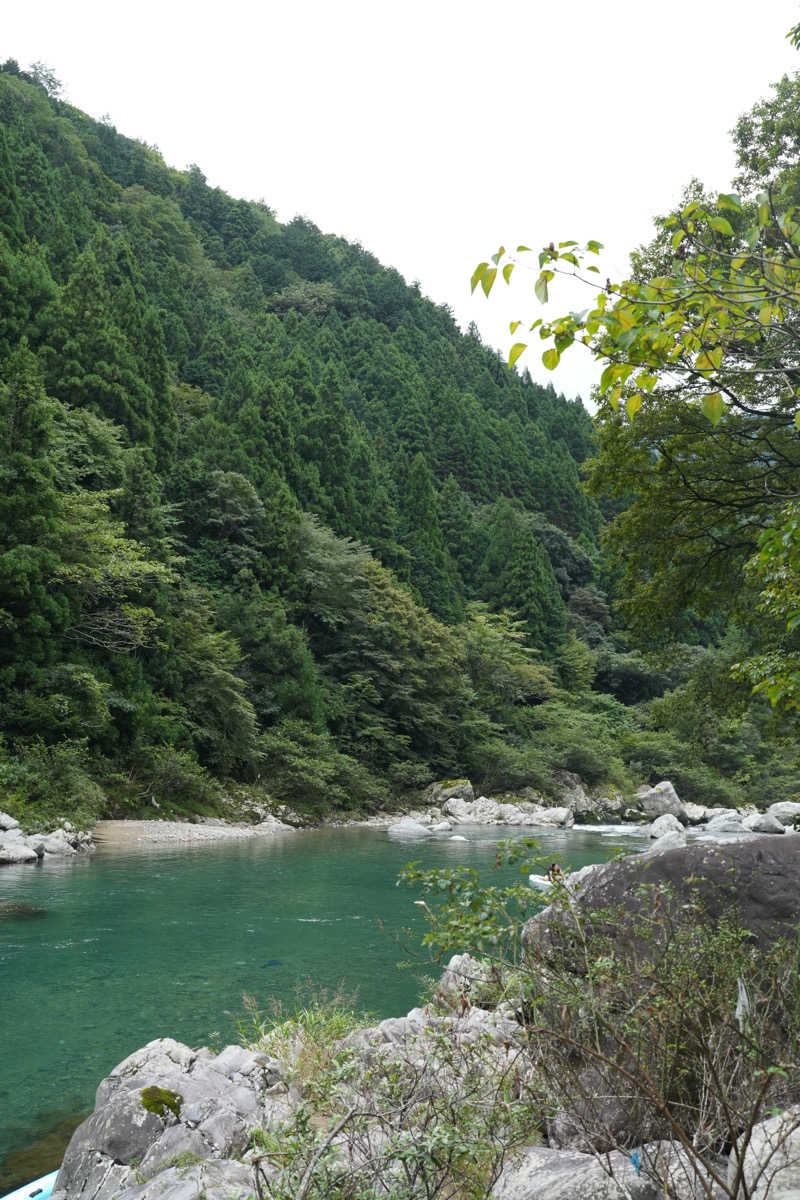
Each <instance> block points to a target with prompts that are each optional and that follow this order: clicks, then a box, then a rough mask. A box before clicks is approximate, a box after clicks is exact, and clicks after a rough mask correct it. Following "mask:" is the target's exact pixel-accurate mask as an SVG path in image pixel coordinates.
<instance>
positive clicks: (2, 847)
mask: <svg viewBox="0 0 800 1200" xmlns="http://www.w3.org/2000/svg"><path fill="white" fill-rule="evenodd" d="M38 861H39V855H38V854H37V853H36V851H35V850H31V848H30V846H26V845H25V843H24V842H23V840H22V839H21V838H15V839H14V841H11V842H5V841H4V842H3V843H2V844H0V863H2V864H4V865H5V866H13V865H16V864H17V863H35V862H38Z"/></svg>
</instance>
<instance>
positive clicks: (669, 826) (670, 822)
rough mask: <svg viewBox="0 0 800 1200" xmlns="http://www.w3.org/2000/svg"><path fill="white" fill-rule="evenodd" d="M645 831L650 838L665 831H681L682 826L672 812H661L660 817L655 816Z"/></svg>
mask: <svg viewBox="0 0 800 1200" xmlns="http://www.w3.org/2000/svg"><path fill="white" fill-rule="evenodd" d="M647 833H648V836H649V837H651V838H660V837H663V835H664V834H665V833H683V826H682V825H681V823H680V821H679V820H678V818H677V817H676V816H673V814H672V813H662V815H661V816H660V817H656V819H655V821H653V824H652V825H651V826H650V828H649V829H648V830H647Z"/></svg>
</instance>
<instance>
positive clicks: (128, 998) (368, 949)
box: [0, 827, 647, 1194]
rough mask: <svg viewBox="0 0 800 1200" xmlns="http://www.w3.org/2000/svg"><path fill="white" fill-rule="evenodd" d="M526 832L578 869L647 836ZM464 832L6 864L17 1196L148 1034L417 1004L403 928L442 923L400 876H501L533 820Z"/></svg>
mask: <svg viewBox="0 0 800 1200" xmlns="http://www.w3.org/2000/svg"><path fill="white" fill-rule="evenodd" d="M524 832H525V834H526V836H534V832H535V836H536V838H537V841H538V842H539V845H540V853H541V854H542V856H543V858H545V859H547V860H550V859H551V858H555V857H557V856H560V857H561V860H562V862H564V863H568V864H569V865H570V866H572V867H574V868H577V867H580V866H584V865H585V864H586V863H590V862H600V861H604V860H605V859H607V858H608V857H610V856H611V855H612V854H613V853H614V852H615V851H616V850H617V849H618V848H620V847H624V848H626V849H637V848H640V847H641V846H643V845H644V844H645V843H646V841H647V839H646V838H645V837H643V836H642V835H641V833H638V834H637V833H636V832H633V831H625V832H623V831H621V830H614V829H609V828H597V829H593V830H537V831H533V830H525V831H524ZM458 833H459V834H460V835H462V836H464V837H466V839H467V840H466V841H451V840H450V839H449V838H447V837H444V838H441V839H436V840H434V839H428V840H426V841H423V842H414V843H409V842H400V841H395V840H392V839H390V838H389V837H388V836H387V834H386V833H385V831H383V830H378V829H369V828H350V829H321V830H314V831H306V832H302V833H288V834H277V835H275V836H273V837H269V838H253V839H248V840H245V841H224V842H215V843H212V844H207V845H197V846H183V845H182V846H173V845H170V846H158V845H155V846H148V845H139V846H136V847H134V848H126V849H118V848H112V847H101V848H100V849H99V850H98V852H97V853H96V854H95V855H93V856H91V857H76V858H73V859H69V860H51V861H48V862H46V863H45V864H44V865H43V866H40V867H30V866H20V867H4V868H2V871H0V912H1V911H2V910H3V902H8V901H12V902H14V904H15V905H17V906H19V907H20V908H22V909H27V911H21V912H18V913H16V914H6V915H3V916H2V918H0V1020H1V1021H2V1029H3V1043H4V1053H3V1054H2V1055H0V1194H4V1193H5V1192H7V1191H9V1190H11V1189H12V1188H14V1187H16V1186H18V1185H19V1184H21V1183H24V1182H26V1181H27V1180H28V1179H32V1178H34V1177H36V1176H37V1175H40V1174H42V1173H43V1172H45V1171H48V1170H52V1169H53V1168H54V1167H55V1166H57V1165H58V1163H59V1162H60V1158H61V1153H62V1152H63V1148H64V1145H65V1143H66V1140H67V1138H68V1136H69V1133H70V1132H71V1129H72V1128H74V1126H75V1125H76V1124H77V1123H78V1122H79V1121H80V1119H82V1117H83V1116H84V1115H85V1114H86V1113H87V1112H89V1111H90V1110H91V1109H92V1107H93V1100H94V1090H95V1088H96V1086H97V1084H98V1083H99V1082H100V1080H101V1079H102V1078H103V1077H104V1076H105V1075H107V1074H108V1072H109V1071H110V1070H111V1068H112V1067H113V1066H114V1065H115V1064H116V1063H117V1062H119V1061H120V1060H121V1059H123V1058H124V1057H125V1056H126V1055H128V1054H130V1053H131V1052H132V1051H133V1050H135V1049H137V1048H138V1047H139V1046H141V1045H143V1044H144V1043H145V1042H148V1041H150V1040H151V1039H153V1038H156V1037H166V1036H169V1037H174V1038H176V1039H178V1040H179V1041H184V1042H187V1043H189V1044H190V1045H200V1044H210V1045H212V1046H217V1047H222V1046H224V1045H226V1044H227V1043H228V1042H231V1041H236V1040H237V1037H238V1034H237V1028H236V1023H235V1018H236V1016H240V1015H241V1014H242V1013H243V1012H244V1005H243V999H242V998H243V996H244V995H245V994H247V995H251V996H253V997H255V998H256V1000H257V1002H258V1003H259V1005H260V1006H261V1007H262V1008H264V1009H265V1010H269V1008H270V1006H274V1005H275V1004H276V1003H280V1004H282V1005H283V1006H284V1007H285V1008H287V1007H288V1008H289V1009H291V1007H292V1006H293V1005H294V1004H295V1003H296V1002H298V1001H299V1003H301V1004H303V1003H308V1002H309V1001H310V1000H311V999H312V998H313V996H314V995H316V996H319V995H320V994H321V993H323V992H324V991H327V992H328V993H332V992H334V991H335V990H336V989H337V988H338V987H340V986H341V987H342V989H343V991H344V993H345V995H346V997H347V998H348V999H349V1000H350V1001H351V1002H352V1004H353V1005H354V1006H356V1007H357V1008H359V1009H361V1010H365V1011H367V1012H370V1013H372V1014H374V1015H375V1016H376V1018H379V1019H380V1018H382V1017H386V1016H392V1015H399V1014H401V1013H404V1012H406V1011H407V1010H408V1009H409V1008H411V1007H412V1006H413V1005H414V1003H415V1002H416V999H417V996H418V994H419V991H420V988H421V986H422V983H423V981H424V976H425V974H426V971H427V973H429V974H430V973H431V969H430V968H426V966H425V964H424V963H423V962H420V963H419V965H418V966H417V967H416V968H412V969H405V970H401V969H399V968H398V966H397V963H398V961H399V960H401V959H406V960H407V959H409V957H410V954H409V951H408V943H407V942H406V941H405V939H401V944H398V942H397V940H396V938H397V937H398V936H400V935H401V931H402V930H403V929H405V928H407V927H410V928H411V929H412V930H413V931H415V934H416V936H418V935H420V934H421V933H422V932H423V929H424V924H423V919H422V916H421V914H420V910H419V908H417V907H416V906H415V905H414V904H413V900H414V899H415V895H414V894H413V893H411V892H410V891H408V890H407V889H405V888H398V887H397V886H396V878H397V874H398V872H399V871H400V870H401V869H402V867H403V866H404V865H405V864H406V863H407V862H409V861H411V860H418V861H420V862H421V863H422V865H423V866H425V867H442V866H456V865H458V864H464V865H468V866H472V867H475V868H476V869H478V870H479V871H480V873H481V876H482V877H483V878H485V880H486V881H487V882H488V881H489V878H490V875H491V874H492V871H491V868H492V864H493V862H494V859H495V853H496V843H497V842H498V841H500V840H505V839H508V838H509V837H510V836H514V833H515V831H513V830H509V829H507V828H504V829H501V828H496V827H488V828H487V827H472V828H466V827H460V828H459V830H458ZM516 877H517V878H518V876H516ZM501 878H503V879H505V880H510V879H512V878H515V875H514V872H511V871H508V872H506V874H505V876H501ZM493 881H494V880H493ZM36 910H39V911H36ZM412 942H413V937H412ZM403 943H405V944H403Z"/></svg>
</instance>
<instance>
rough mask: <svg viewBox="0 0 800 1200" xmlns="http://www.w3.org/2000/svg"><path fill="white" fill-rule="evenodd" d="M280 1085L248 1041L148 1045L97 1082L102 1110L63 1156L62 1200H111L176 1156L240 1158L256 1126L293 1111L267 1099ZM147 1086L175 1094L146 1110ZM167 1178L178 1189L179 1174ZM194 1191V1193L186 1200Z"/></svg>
mask: <svg viewBox="0 0 800 1200" xmlns="http://www.w3.org/2000/svg"><path fill="white" fill-rule="evenodd" d="M278 1081H279V1074H278V1071H277V1068H276V1065H275V1064H274V1063H273V1062H272V1061H271V1060H269V1059H268V1058H266V1056H265V1055H263V1054H256V1053H253V1052H252V1051H250V1050H245V1049H244V1048H243V1047H241V1046H228V1047H227V1048H226V1049H225V1050H223V1051H222V1053H221V1054H217V1055H215V1054H212V1052H211V1051H210V1050H205V1049H204V1050H197V1051H195V1050H190V1048H189V1047H188V1046H184V1045H182V1044H181V1043H180V1042H175V1041H173V1040H172V1038H159V1039H158V1040H157V1041H154V1042H150V1043H149V1044H148V1045H147V1046H144V1047H143V1048H142V1049H141V1050H137V1051H136V1052H135V1053H134V1054H132V1055H130V1056H129V1057H128V1058H126V1059H125V1060H124V1061H123V1062H121V1063H120V1064H119V1065H118V1066H116V1067H115V1068H114V1070H113V1071H112V1072H111V1074H110V1075H109V1076H108V1077H107V1078H106V1079H104V1080H103V1081H102V1083H101V1084H100V1086H99V1087H98V1089H97V1096H96V1102H95V1111H94V1112H93V1113H92V1115H91V1116H90V1117H88V1118H87V1120H85V1121H84V1122H83V1124H82V1125H80V1126H79V1127H78V1128H77V1129H76V1130H75V1133H74V1134H73V1135H72V1139H71V1140H70V1143H69V1145H68V1147H67V1150H66V1153H65V1155H64V1161H63V1163H62V1165H61V1170H60V1171H59V1173H58V1179H57V1180H56V1189H55V1192H54V1196H55V1198H56V1200H73V1198H74V1197H78V1196H80V1197H81V1200H111V1198H112V1197H115V1196H117V1195H118V1194H120V1193H122V1192H124V1191H125V1190H126V1189H133V1190H135V1189H136V1188H139V1187H140V1186H141V1185H142V1183H143V1181H147V1180H148V1179H150V1178H152V1177H153V1176H156V1175H158V1174H159V1173H160V1172H161V1171H162V1170H163V1169H165V1168H166V1167H167V1166H169V1165H171V1164H173V1163H174V1161H175V1159H176V1158H178V1157H183V1158H184V1159H186V1158H187V1156H191V1157H192V1158H195V1157H196V1158H202V1159H219V1160H221V1159H229V1158H238V1157H240V1156H241V1155H242V1154H243V1153H244V1151H245V1150H246V1149H247V1147H248V1145H249V1142H250V1135H251V1132H252V1130H254V1129H266V1128H268V1127H269V1126H270V1125H272V1124H273V1123H274V1122H276V1121H278V1120H281V1119H283V1118H284V1117H285V1116H287V1115H288V1113H289V1107H288V1103H287V1101H286V1099H285V1097H284V1096H276V1095H272V1096H270V1097H267V1096H266V1092H267V1089H268V1088H274V1086H275V1085H276V1084H277V1083H278ZM148 1088H154V1089H164V1093H166V1094H172V1095H173V1096H174V1097H178V1100H177V1101H176V1102H175V1105H174V1106H172V1107H170V1106H169V1105H167V1106H164V1105H161V1106H159V1111H156V1112H154V1111H148V1109H147V1108H145V1106H144V1104H143V1096H142V1092H143V1091H145V1090H146V1089H148ZM174 1108H177V1111H174V1110H173V1109H174ZM167 1182H168V1183H169V1187H170V1188H172V1186H173V1185H175V1186H177V1180H176V1179H174V1178H172V1177H170V1180H169V1181H167ZM148 1186H149V1185H148ZM157 1194H159V1195H160V1193H158V1192H155V1191H153V1190H152V1188H151V1189H150V1190H149V1191H148V1192H147V1195H148V1196H155V1195H157ZM195 1194H196V1193H195V1192H187V1194H186V1198H185V1200H189V1197H190V1196H193V1195H195Z"/></svg>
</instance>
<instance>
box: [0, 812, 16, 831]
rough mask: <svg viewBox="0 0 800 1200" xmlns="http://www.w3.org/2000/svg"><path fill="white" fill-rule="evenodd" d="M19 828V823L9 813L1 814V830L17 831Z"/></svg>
mask: <svg viewBox="0 0 800 1200" xmlns="http://www.w3.org/2000/svg"><path fill="white" fill-rule="evenodd" d="M18 826H19V821H17V820H16V818H15V817H10V816H9V815H8V813H5V812H0V830H6V829H16V828H17V827H18Z"/></svg>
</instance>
